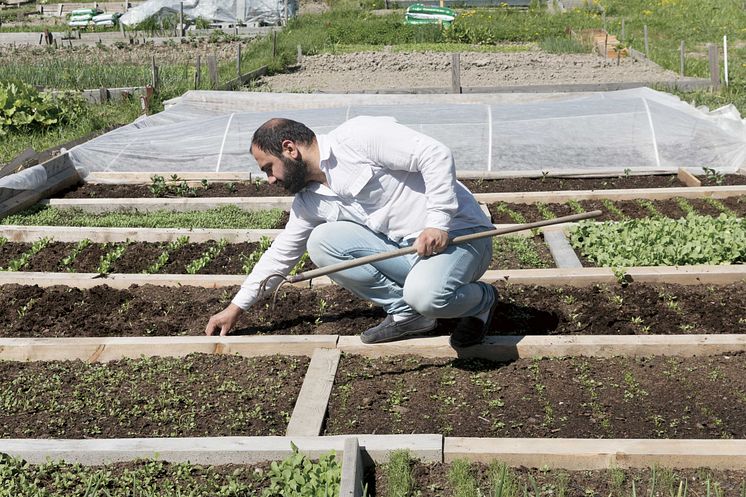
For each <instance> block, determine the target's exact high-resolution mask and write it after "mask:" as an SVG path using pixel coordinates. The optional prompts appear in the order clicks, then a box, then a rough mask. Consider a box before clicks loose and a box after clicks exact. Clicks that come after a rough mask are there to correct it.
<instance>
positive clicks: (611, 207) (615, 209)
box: [601, 198, 629, 220]
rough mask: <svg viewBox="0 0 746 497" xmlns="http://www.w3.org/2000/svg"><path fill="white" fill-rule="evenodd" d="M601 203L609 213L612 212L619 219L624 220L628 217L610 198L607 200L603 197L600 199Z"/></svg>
mask: <svg viewBox="0 0 746 497" xmlns="http://www.w3.org/2000/svg"><path fill="white" fill-rule="evenodd" d="M601 204H602V205H603V206H604V208H605V209H606V210H607V211H609V212H610V213H611V214H613V215H614V216H615V217H616V218H617V219H619V220H626V219H629V216H628V215H627V214H625V213H624V212H622V210H621V209H619V207H617V206H616V205H615V204H614V202H613V201H612V200H609V199H608V198H605V199H603V200H601Z"/></svg>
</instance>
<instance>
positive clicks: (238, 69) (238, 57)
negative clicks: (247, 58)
mask: <svg viewBox="0 0 746 497" xmlns="http://www.w3.org/2000/svg"><path fill="white" fill-rule="evenodd" d="M236 74H237V76H236V77H237V78H238V79H241V42H240V41H239V42H238V50H237V51H236Z"/></svg>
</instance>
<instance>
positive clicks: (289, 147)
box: [282, 140, 298, 159]
mask: <svg viewBox="0 0 746 497" xmlns="http://www.w3.org/2000/svg"><path fill="white" fill-rule="evenodd" d="M282 152H283V153H287V155H288V156H289V157H290V158H291V159H297V158H298V147H297V146H296V145H295V142H294V141H293V140H283V141H282Z"/></svg>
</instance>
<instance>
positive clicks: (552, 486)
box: [366, 462, 746, 497]
mask: <svg viewBox="0 0 746 497" xmlns="http://www.w3.org/2000/svg"><path fill="white" fill-rule="evenodd" d="M455 465H456V464H455V463H454V464H444V463H422V462H415V463H413V464H412V466H411V471H412V478H413V480H414V484H413V492H414V493H415V495H418V496H420V497H445V496H451V495H463V494H457V493H456V488H462V489H463V487H457V485H460V484H462V483H463V479H459V480H457V479H455V477H454V476H453V475H454V474H463V473H462V472H461V471H458V470H456V468H455V467H454V466H455ZM502 471H503V468H502V467H501V466H500V465H499V464H498V463H495V464H491V465H486V464H479V463H471V464H469V467H468V471H467V473H468V474H469V476H471V477H472V478H474V480H475V482H474V483H475V489H474V490H475V494H474V495H499V494H498V492H497V490H496V489H498V488H502V491H503V494H502V495H534V493H533V492H534V488H537V489H539V491H540V492H541V495H558V496H559V495H566V496H573V497H574V496H581V495H587V496H593V495H603V496H609V495H613V496H624V495H630V496H631V495H635V494H633V493H632V484H633V482H634V484H635V492H636V495H652V494H656V495H673V496H675V495H708V494H709V495H740V492H741V491H742V489H743V487H744V481H746V472H743V471H713V470H709V469H706V468H700V469H696V470H681V469H676V470H671V469H667V468H664V467H656V468H655V469H652V468H651V469H645V470H630V469H618V468H617V469H613V470H605V471H564V470H556V469H553V470H548V469H540V470H536V469H527V468H510V469H508V470H506V472H505V475H506V476H505V478H504V479H503V480H502V487H501V486H500V481H501V475H502V474H503V472H502ZM366 481H367V482H368V489H369V491H372V492H373V495H391V492H392V490H393V488H392V485H395V484H396V482H390V481H389V479H388V476H387V471H386V468H385V467H383V466H377V467H375V468H374V471H372V472H371V473H370V474H369V475H368V478H367V480H366ZM680 483H683V484H682V487H684V488H686V489H687V494H684V493H683V492H682V494H678V493H677V492H678V491H679V485H680ZM534 485H535V487H534ZM466 488H469V487H466ZM708 488H709V492H708ZM476 489H479V490H481V494H477V493H476ZM524 489H525V493H524ZM658 492H659V493H658Z"/></svg>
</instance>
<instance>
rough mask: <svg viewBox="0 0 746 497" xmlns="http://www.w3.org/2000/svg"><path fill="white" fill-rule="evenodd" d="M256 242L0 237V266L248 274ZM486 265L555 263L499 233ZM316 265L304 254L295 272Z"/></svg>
mask: <svg viewBox="0 0 746 497" xmlns="http://www.w3.org/2000/svg"><path fill="white" fill-rule="evenodd" d="M270 243H271V240H270V239H269V238H266V239H264V240H262V241H261V242H259V243H246V242H243V243H227V241H226V240H219V241H213V242H205V243H189V239H188V238H187V237H180V238H177V239H176V240H174V241H173V242H170V243H149V242H137V243H128V242H120V243H108V244H100V243H92V242H90V240H87V239H83V240H81V241H80V242H77V243H69V242H68V243H64V242H54V241H51V240H50V239H41V240H37V241H36V242H33V243H16V242H9V241H7V240H6V239H4V238H3V237H0V269H4V270H6V271H30V272H56V271H67V272H74V273H105V274H109V273H147V274H185V273H186V274H248V273H249V272H251V270H252V269H253V267H254V265H255V264H256V262H257V261H258V260H259V257H260V256H261V254H262V253H263V252H264V251H265V250H266V249H267V248H268V247H269V245H270ZM494 244H495V249H494V254H493V260H492V264H491V265H490V269H528V268H546V267H554V262H553V260H552V256H551V254H550V253H549V249H548V248H547V246H546V245H545V244H544V242H543V240H542V238H541V237H540V236H535V237H530V238H525V237H500V238H495V239H494ZM313 267H315V266H314V265H313V264H312V263H311V262H310V261H309V260H308V258H307V257H304V258H303V259H302V260H301V262H300V263H299V265H298V266H296V268H295V269H294V271H306V270H308V269H312V268H313Z"/></svg>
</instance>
